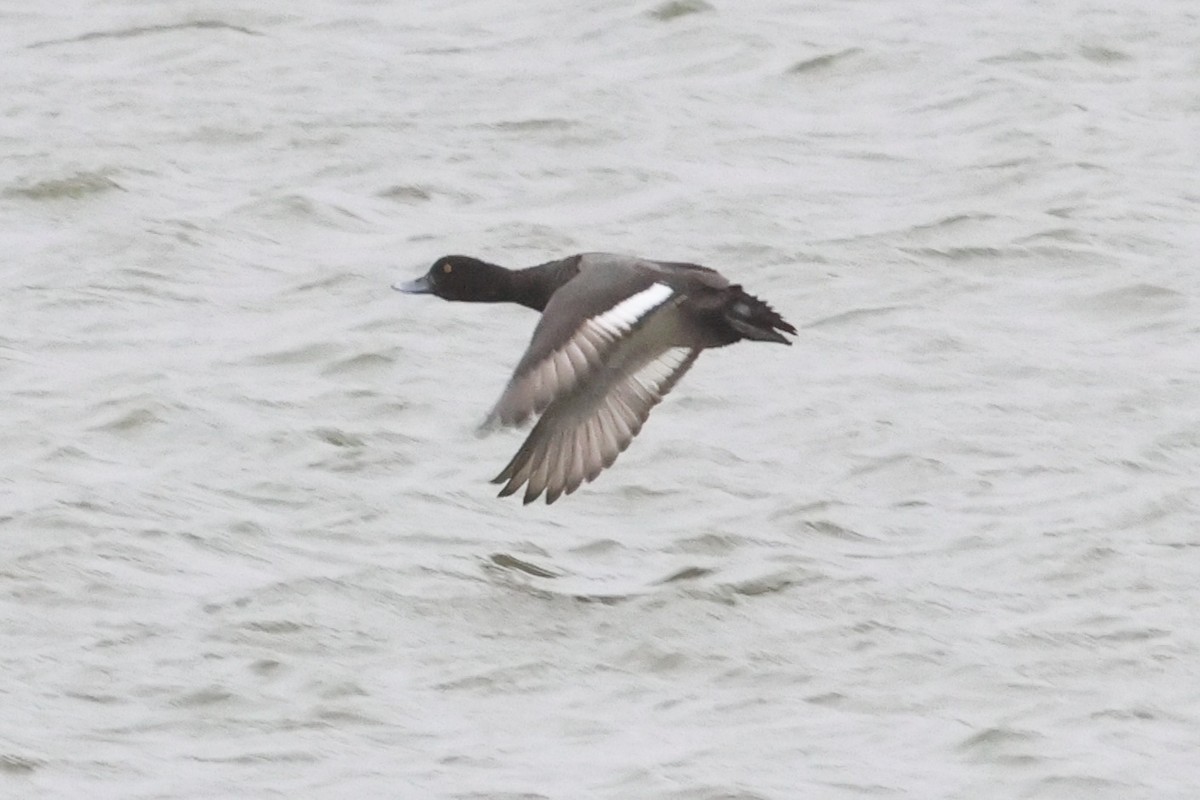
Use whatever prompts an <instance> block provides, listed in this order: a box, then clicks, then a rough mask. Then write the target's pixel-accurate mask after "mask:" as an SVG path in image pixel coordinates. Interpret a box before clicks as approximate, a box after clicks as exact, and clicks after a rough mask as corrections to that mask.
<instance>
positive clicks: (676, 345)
mask: <svg viewBox="0 0 1200 800" xmlns="http://www.w3.org/2000/svg"><path fill="white" fill-rule="evenodd" d="M394 288H396V289H398V290H399V291H401V292H406V293H409V294H432V295H435V296H437V297H441V298H442V299H444V300H457V301H463V302H475V303H517V304H519V305H523V306H525V307H527V308H532V309H533V310H535V311H540V312H541V313H542V317H541V320H540V321H539V322H538V324H537V327H536V328H535V329H534V331H533V339H532V340H531V341H530V343H529V347H528V348H527V349H526V350H525V355H524V356H522V357H521V361H520V362H519V363H518V364H517V367H516V370H515V371H514V372H513V376H512V378H511V379H510V380H509V382H508V386H507V387H505V389H504V393H503V394H501V395H500V399H499V401H497V403H496V406H495V408H493V409H492V411H491V413H490V414H489V415H488V417H487V419H486V420H485V422H484V427H485V428H492V427H497V426H516V425H520V424H521V423H523V422H525V421H526V420H527V419H529V418H530V417H533V416H538V415H540V417H539V419H538V421H537V424H536V425H534V427H533V430H532V431H531V432H530V434H529V437H528V438H527V439H526V440H525V443H524V444H523V445H521V448H520V449H519V450H518V451H517V454H516V455H515V456H513V459H512V460H511V461H509V462H508V466H506V467H505V468H504V469H503V470H501V472H500V474H499V475H497V476H496V477H495V478H494V479H493V480H492V483H497V484H501V483H502V484H504V487H503V488H502V489H501V490H500V497H507V496H508V495H511V494H513V493H514V492H516V491H517V490H518V489H520V488H521V487H522V486H525V487H526V488H525V498H524V502H525V503H527V504H528V503H531V502H533V501H534V500H536V499H537V498H538V497H539V496H540V495H542V493H543V492H544V493H545V496H546V503H548V504H549V503H553V502H554V501H555V500H557V499H558V498H559V497H560V496H561V495H563V494H570V493H572V492H574V491H575V490H576V489H578V488H579V486H580V485H581V484H582V483H583V482H584V481H592V480H594V479H595V478H596V476H597V475H599V474H600V471H601V470H603V469H605V468H606V467H609V466H611V465H612V463H613V462H614V461H615V460H616V458H617V456H618V455H619V454H620V453H621V452H622V451H624V450H625V448H626V447H628V446H629V443H630V442H631V441H633V437H634V436H636V435H637V434H638V432H639V431H640V430H641V429H642V424H643V423H645V421H646V418H647V417H648V416H649V415H650V410H651V409H652V408H654V406H656V405H657V404H658V403H659V402H660V401H661V400H662V399H663V397H664V396H665V395H666V394H667V392H669V391H671V389H672V388H673V387H674V386H675V384H676V383H678V382H679V379H680V378H682V377H683V375H684V373H686V372H687V371H688V369H689V368H690V367H691V366H692V364H693V363H695V361H696V357H697V356H699V355H700V351H701V350H704V349H705V348H707V347H724V346H725V345H728V344H733V343H734V342H737V341H739V340H741V339H752V340H754V341H759V342H778V343H780V344H787V345H790V344H791V342H790V341H788V340H787V339H786V338H785V337H784V336H783V333H788V334H791V335H795V333H796V329H795V328H794V327H793V326H792V325H791V324H789V323H788V322H787V321H786V320H784V318H783V317H782V316H780V315H779V314H778V313H777V312H776V311H775V310H774V309H773V308H771V306H769V305H767V303H765V302H764V301H762V300H760V299H758V298H757V297H755V296H753V295H751V294H748V293H747V292H745V291H744V290H743V289H742V287H741V286H740V285H738V284H732V283H730V282H729V281H728V280H727V279H726V278H725V277H724V276H723V275H721V274H720V273H719V272H717V271H715V270H712V269H709V268H707V267H702V266H699V265H697V264H685V263H677V262H669V261H651V260H649V259H644V258H636V257H632V256H623V255H613V254H610V253H583V254H580V255H574V256H570V257H568V258H564V259H561V260H559V261H551V262H548V263H546V264H539V265H537V266H534V267H528V268H526V269H517V270H510V269H505V268H504V267H501V266H497V265H496V264H490V263H488V262H486V261H481V260H480V259H477V258H472V257H470V256H455V255H451V256H443V257H442V258H439V259H438V260H437V261H435V262H434V263H433V266H432V267H430V269H429V271H428V272H427V273H426V274H425V275H423V276H422V277H420V278H417V279H416V280H413V281H406V282H403V283H398V284H396V285H395V287H394ZM781 332H782V333H781Z"/></svg>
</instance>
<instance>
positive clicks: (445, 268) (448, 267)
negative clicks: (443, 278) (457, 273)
mask: <svg viewBox="0 0 1200 800" xmlns="http://www.w3.org/2000/svg"><path fill="white" fill-rule="evenodd" d="M453 270H454V267H453V266H451V265H450V264H442V272H451V271H453Z"/></svg>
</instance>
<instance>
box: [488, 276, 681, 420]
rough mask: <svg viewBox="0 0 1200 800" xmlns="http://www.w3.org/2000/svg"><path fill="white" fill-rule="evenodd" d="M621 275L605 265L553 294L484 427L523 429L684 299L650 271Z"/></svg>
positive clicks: (578, 277)
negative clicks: (618, 277) (614, 277)
mask: <svg viewBox="0 0 1200 800" xmlns="http://www.w3.org/2000/svg"><path fill="white" fill-rule="evenodd" d="M621 276H622V278H623V279H624V280H622V281H618V282H614V281H612V280H611V279H610V275H609V274H608V273H607V272H606V270H604V269H603V265H600V266H593V267H592V268H591V269H587V270H583V271H581V272H580V274H579V275H578V276H576V277H575V278H573V279H572V280H571V281H569V282H568V283H567V284H566V285H565V286H563V287H562V288H561V289H559V290H558V291H557V292H555V293H554V295H553V297H551V298H550V302H549V303H548V304H547V305H546V309H545V311H544V313H543V314H542V318H541V320H540V321H539V323H538V326H537V328H535V329H534V332H533V338H532V340H531V341H530V343H529V347H528V348H527V349H526V351H525V355H524V356H522V358H521V361H520V363H519V364H517V368H516V370H515V371H514V372H513V376H512V378H511V379H510V380H509V382H508V386H507V387H505V389H504V393H503V394H502V395H501V396H500V399H499V400H498V401H497V402H496V406H495V407H494V408H493V409H492V411H491V413H490V414H489V415H488V417H487V419H486V420H485V422H484V427H485V428H489V427H495V426H497V425H519V424H521V423H522V422H524V421H525V420H526V419H528V418H529V417H530V416H531V415H535V414H539V413H541V412H542V411H543V410H545V409H546V407H547V406H549V405H550V403H551V402H553V401H554V399H555V398H556V397H560V396H563V395H565V394H567V393H569V392H571V391H573V390H574V389H575V388H576V387H577V386H579V385H581V383H582V382H583V381H584V379H585V378H587V377H588V376H589V375H591V374H592V373H595V372H596V371H598V370H601V369H603V368H605V367H606V366H609V365H611V362H612V361H613V358H614V355H615V354H616V353H617V351H619V350H621V349H623V348H625V347H626V345H627V343H628V342H629V341H630V340H632V339H637V338H639V336H640V334H641V333H642V332H643V329H645V328H646V326H647V324H648V323H649V322H650V321H651V320H653V319H654V318H655V317H658V316H661V315H662V313H663V312H664V311H667V310H671V309H673V308H674V307H675V306H677V305H678V303H679V301H680V300H681V299H682V298H680V297H679V295H678V294H677V293H676V292H675V291H674V290H673V289H672V288H671V287H669V286H667V285H666V284H665V283H659V282H656V281H655V280H654V278H653V275H652V274H651V273H649V272H647V273H646V274H645V275H638V274H634V275H633V276H632V277H631V276H630V275H629V273H628V272H624V273H621ZM633 366H637V365H636V364H635V365H633Z"/></svg>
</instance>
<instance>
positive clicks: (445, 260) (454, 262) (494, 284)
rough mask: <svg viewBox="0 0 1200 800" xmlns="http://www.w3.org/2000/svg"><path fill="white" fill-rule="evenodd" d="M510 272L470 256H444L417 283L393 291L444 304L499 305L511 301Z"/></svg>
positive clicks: (405, 283) (403, 285)
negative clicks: (431, 297)
mask: <svg viewBox="0 0 1200 800" xmlns="http://www.w3.org/2000/svg"><path fill="white" fill-rule="evenodd" d="M507 277H508V270H506V269H504V268H503V267H498V266H496V265H495V264H489V263H487V262H486V261H480V260H479V259H478V258H471V257H470V256H442V257H441V258H439V259H438V260H437V261H435V262H433V266H432V267H430V268H429V272H426V273H425V274H424V275H422V276H421V277H419V278H417V279H416V280H415V281H405V282H403V283H397V284H396V285H395V286H394V287H393V288H395V289H397V290H399V291H401V292H406V293H408V294H432V295H436V296H438V297H440V298H442V299H443V300H462V301H466V302H475V303H497V302H501V301H504V300H507V299H508V296H507V293H506V290H507V289H508V281H507Z"/></svg>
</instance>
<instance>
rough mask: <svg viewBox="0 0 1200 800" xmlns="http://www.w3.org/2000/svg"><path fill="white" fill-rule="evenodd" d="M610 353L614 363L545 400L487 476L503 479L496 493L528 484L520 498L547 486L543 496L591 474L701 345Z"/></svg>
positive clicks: (631, 433) (607, 461)
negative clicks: (645, 354) (640, 354)
mask: <svg viewBox="0 0 1200 800" xmlns="http://www.w3.org/2000/svg"><path fill="white" fill-rule="evenodd" d="M621 349H624V348H621ZM616 355H617V360H618V362H620V363H619V364H618V365H612V366H610V367H609V368H605V369H602V370H600V371H598V372H596V374H595V376H594V377H593V379H592V380H589V381H588V382H587V383H586V384H579V383H578V382H577V381H576V382H575V383H573V384H572V387H573V389H572V390H568V391H566V392H565V393H560V394H558V395H556V396H555V397H554V398H553V399H552V400H551V401H550V402H549V404H548V405H547V406H546V407H545V412H544V413H543V414H542V418H541V419H540V420H538V423H537V425H535V426H534V428H533V430H532V431H531V432H530V434H529V437H528V438H527V439H526V440H525V443H524V444H523V445H521V449H520V450H518V451H517V454H516V455H515V456H514V457H513V459H512V461H510V462H509V463H508V466H506V467H505V468H504V470H503V471H502V472H501V473H500V474H499V475H497V476H496V478H495V479H494V480H493V481H492V482H493V483H504V484H505V486H504V488H503V489H502V490H501V491H500V496H501V497H506V496H508V495H510V494H513V493H514V492H516V491H517V490H518V489H520V488H521V486H522V485H525V484H527V487H526V490H525V498H524V502H525V503H531V502H533V501H534V500H536V499H537V498H538V496H539V495H541V494H542V492H545V493H546V502H547V504H549V503H553V502H554V501H555V500H557V499H558V498H559V496H560V495H562V494H570V493H571V492H573V491H575V490H576V489H578V488H579V486H580V485H581V484H582V483H583V482H584V481H591V480H593V479H595V477H596V476H597V475H599V474H600V471H601V470H603V469H604V468H606V467H609V466H611V465H612V463H613V462H614V461H615V460H616V458H617V456H618V455H619V454H620V453H621V452H622V451H624V450H625V448H627V447H628V446H629V443H630V442H631V441H633V437H635V436H637V434H638V432H639V431H640V430H641V429H642V425H643V424H644V423H645V421H646V418H647V417H648V416H649V415H650V410H651V409H652V408H654V406H656V405H658V403H659V402H660V401H661V400H662V398H663V397H664V396H665V395H666V394H667V392H669V391H671V388H672V387H674V386H675V384H676V383H678V382H679V379H680V378H682V377H683V375H684V374H685V373H686V372H687V371H688V369H689V368H690V367H691V366H692V364H693V363H695V361H696V357H697V356H698V355H700V350H698V349H691V348H684V347H671V348H667V349H665V350H661V351H659V352H658V353H656V354H653V355H652V356H651V357H649V358H637V357H636V356H634V354H633V353H618V354H616ZM631 357H632V358H631ZM635 361H640V364H638V366H637V367H636V368H633V363H634V362H635ZM614 367H615V368H614ZM623 367H626V368H623ZM555 375H556V376H557V375H558V373H555Z"/></svg>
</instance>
